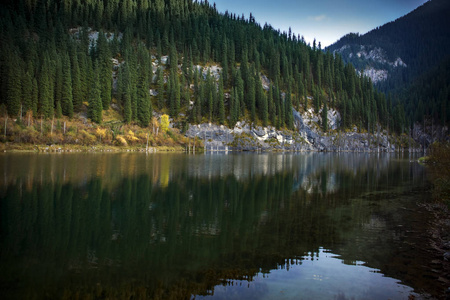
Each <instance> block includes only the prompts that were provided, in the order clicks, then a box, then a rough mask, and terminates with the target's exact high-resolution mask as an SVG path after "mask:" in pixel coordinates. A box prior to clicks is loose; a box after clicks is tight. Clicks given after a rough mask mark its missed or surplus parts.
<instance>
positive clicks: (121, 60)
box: [0, 0, 409, 143]
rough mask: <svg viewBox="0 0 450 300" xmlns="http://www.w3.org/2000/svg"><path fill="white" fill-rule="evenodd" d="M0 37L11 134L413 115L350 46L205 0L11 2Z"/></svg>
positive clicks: (4, 8) (1, 99) (4, 6)
mask: <svg viewBox="0 0 450 300" xmlns="http://www.w3.org/2000/svg"><path fill="white" fill-rule="evenodd" d="M0 41H1V47H0V115H1V117H2V118H3V120H4V122H1V124H2V125H0V126H2V127H1V130H2V132H4V135H3V136H1V137H0V139H2V141H14V140H15V138H16V137H17V135H20V137H19V138H18V139H19V140H23V138H22V137H23V135H24V134H25V133H24V132H25V131H26V132H27V136H37V135H38V136H40V137H45V136H48V137H49V140H51V136H52V134H53V133H54V130H53V128H54V125H53V124H54V122H53V119H56V122H55V123H56V124H62V123H63V122H62V121H59V120H71V119H73V118H79V119H81V120H82V121H83V122H84V123H85V121H87V119H89V120H90V122H93V123H94V124H93V125H92V127H94V126H98V125H97V124H101V126H103V127H107V128H105V129H108V130H107V131H106V132H118V133H119V134H120V135H124V134H125V132H124V131H123V129H120V128H121V127H120V126H122V125H129V124H134V125H139V126H140V127H141V128H143V129H146V130H148V128H149V127H153V124H155V122H156V121H155V120H154V118H153V117H154V116H157V117H159V116H161V115H163V114H168V115H170V117H171V121H172V124H173V125H174V126H176V127H178V128H179V129H181V130H182V131H185V130H187V128H188V127H189V124H191V125H195V124H202V123H215V124H218V125H225V126H228V127H230V128H233V127H234V126H235V125H236V124H237V123H238V122H239V121H245V122H246V123H247V124H253V125H256V126H263V127H267V126H273V127H275V128H276V129H277V130H284V129H287V130H290V131H293V130H295V129H296V124H295V118H294V112H295V111H296V112H300V113H306V112H311V113H313V114H314V115H315V116H320V118H316V119H317V120H320V121H317V122H316V124H315V125H317V127H318V128H321V130H323V132H328V131H329V129H330V128H329V126H328V120H327V116H328V111H331V110H333V111H337V112H339V113H340V115H341V116H342V118H341V121H340V122H339V124H337V128H333V129H332V130H340V131H344V130H346V129H352V130H353V129H354V128H355V127H356V128H359V131H366V132H369V133H373V132H375V131H376V130H378V129H377V128H379V127H380V126H381V127H384V128H387V129H388V131H389V132H392V130H395V131H396V132H398V133H401V132H403V131H404V130H405V128H406V125H407V124H406V122H405V118H404V111H403V108H402V107H401V106H398V105H397V106H396V105H392V103H391V102H389V101H388V99H386V97H385V95H384V94H382V93H380V92H379V91H377V90H376V89H374V87H373V85H372V83H371V81H370V80H369V79H368V78H366V77H364V76H360V75H359V74H358V73H357V72H356V71H355V69H354V68H353V67H352V66H351V65H345V64H344V61H343V60H342V59H341V57H340V56H333V55H332V54H331V53H330V52H323V51H322V50H321V49H320V47H319V48H317V47H316V46H315V45H313V47H310V46H308V45H307V44H306V43H305V41H304V40H303V39H302V38H300V36H299V35H296V34H294V33H292V32H280V31H279V30H275V29H274V28H273V27H272V26H270V25H268V24H265V25H264V26H261V24H258V23H256V22H255V19H254V18H253V16H252V15H250V17H249V18H248V19H245V18H244V17H243V16H242V17H241V16H239V15H236V14H233V13H229V12H225V13H219V12H218V11H217V9H216V7H215V6H214V5H211V4H210V3H209V2H208V1H206V0H205V1H192V0H123V1H118V0H103V1H101V0H99V1H94V0H85V1H78V0H7V1H2V3H1V4H0ZM406 63H407V65H408V66H409V62H406ZM111 110H113V112H111ZM106 114H107V115H108V119H107V120H106V119H105V115H106ZM111 116H115V120H111ZM8 117H9V121H10V123H8ZM25 117H26V119H27V122H26V123H25V122H24V121H23V119H24V118H25ZM12 120H17V121H16V122H15V123H14V124H12V122H13V121H12ZM46 120H51V122H50V121H48V122H47V123H50V124H43V122H46ZM156 123H157V122H156ZM3 124H4V125H3ZM8 124H9V126H8ZM118 124H119V125H118ZM72 127H73V128H72V129H71V128H69V129H70V130H69V131H70V133H71V134H72V137H71V138H70V139H68V138H67V133H66V132H65V129H61V130H60V131H61V132H62V133H63V135H62V136H63V137H62V139H64V142H72V141H77V140H80V139H81V138H82V137H80V134H81V133H80V132H81V131H78V129H77V127H76V126H72ZM59 128H64V126H61V125H59ZM94 128H95V127H94ZM16 129H17V130H18V133H17V134H16V136H14V132H15V130H16ZM297 129H298V128H297ZM20 130H22V131H20ZM99 135H100V134H99ZM86 136H87V137H88V140H93V141H94V140H95V137H93V138H91V137H89V136H88V135H86ZM144 136H145V134H144ZM85 139H86V138H85ZM26 140H33V138H27V139H26ZM110 140H111V141H112V142H113V143H114V142H115V140H117V135H116V133H114V134H113V136H112V137H111V138H110ZM48 143H53V140H51V141H50V142H48Z"/></svg>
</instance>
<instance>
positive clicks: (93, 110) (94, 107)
mask: <svg viewBox="0 0 450 300" xmlns="http://www.w3.org/2000/svg"><path fill="white" fill-rule="evenodd" d="M95 67H97V66H95ZM95 69H96V71H95V72H94V79H93V81H92V88H91V90H90V95H89V101H88V103H89V109H88V116H89V118H90V119H91V120H92V121H93V122H95V123H98V124H100V123H101V122H102V114H103V113H102V111H103V107H102V98H101V89H100V79H99V71H98V69H97V68H95Z"/></svg>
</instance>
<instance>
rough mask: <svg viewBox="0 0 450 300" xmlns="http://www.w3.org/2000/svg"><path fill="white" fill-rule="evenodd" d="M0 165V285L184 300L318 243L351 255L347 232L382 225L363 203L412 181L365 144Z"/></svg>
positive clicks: (404, 169) (56, 158) (38, 291)
mask: <svg viewBox="0 0 450 300" xmlns="http://www.w3.org/2000/svg"><path fill="white" fill-rule="evenodd" d="M0 170H2V171H3V172H2V173H3V177H4V178H3V180H2V184H1V185H0V187H1V192H0V199H1V207H0V209H1V244H2V247H1V250H0V251H1V252H0V253H1V265H2V269H3V272H1V274H2V275H1V283H2V290H4V292H5V293H6V295H7V296H10V297H18V298H22V297H27V298H34V297H37V298H42V297H44V295H47V296H48V295H50V297H53V298H72V297H76V295H78V296H81V297H87V296H91V297H94V296H95V297H99V296H100V297H110V298H123V297H125V298H126V297H132V296H133V297H148V298H155V299H157V298H171V297H172V298H177V299H180V298H181V299H183V298H189V297H190V295H191V294H194V295H195V294H197V295H206V294H208V293H209V294H211V293H212V292H213V287H214V286H215V285H217V284H219V283H221V282H222V283H223V280H226V279H234V280H249V281H251V280H253V278H254V276H255V275H257V274H258V273H261V274H268V273H269V272H270V271H271V270H276V269H279V268H280V266H281V267H282V268H289V266H290V262H291V261H292V262H293V263H294V264H296V265H297V264H299V262H301V260H304V259H305V258H304V255H305V254H307V253H309V255H310V256H311V258H313V257H314V256H315V255H318V254H319V252H320V251H321V250H320V249H323V248H325V249H336V250H338V249H339V251H340V253H345V254H348V257H346V258H345V261H346V262H348V263H350V264H351V263H352V261H356V260H358V259H360V258H358V255H359V254H358V253H353V255H350V254H349V253H351V251H348V250H347V249H348V248H347V246H346V241H347V240H348V236H349V235H352V236H355V235H356V236H357V233H356V232H360V231H361V230H363V229H367V228H369V229H374V228H375V229H376V228H377V226H383V217H380V216H378V218H376V217H375V216H374V215H373V213H372V211H371V209H370V206H368V204H367V203H369V204H371V203H372V202H373V203H375V204H376V202H377V201H380V200H381V199H384V198H386V194H387V193H391V192H393V191H397V189H398V187H401V186H404V185H405V184H408V185H413V184H416V183H418V182H422V181H421V180H422V169H421V168H420V167H418V166H417V165H415V164H409V163H408V162H407V161H406V162H405V161H402V163H398V162H395V161H394V160H393V159H392V157H390V156H387V155H383V156H380V157H379V156H376V155H368V154H367V155H364V154H361V155H355V154H351V155H345V154H340V155H327V154H301V155H290V154H289V155H282V154H260V155H255V154H249V155H246V154H243V155H197V156H185V155H150V156H148V155H137V154H132V155H127V154H118V155H115V154H108V155H99V154H91V155H89V154H82V155H75V154H72V155H46V156H41V155H9V156H6V155H5V156H1V157H0ZM364 197H366V198H367V197H372V198H370V199H371V200H370V201H371V202H367V201H366V200H364V199H365V198H364ZM373 203H372V204H373ZM368 239H369V242H367V243H368V244H370V237H369V238H368ZM388 239H389V238H388ZM354 242H355V244H354V245H353V246H356V247H359V246H361V247H364V245H360V244H361V243H363V242H361V241H354ZM364 243H365V242H364ZM385 252H388V250H385ZM368 260H369V259H368ZM368 260H367V261H368ZM375 267H376V266H375ZM3 287H8V288H7V289H6V288H3Z"/></svg>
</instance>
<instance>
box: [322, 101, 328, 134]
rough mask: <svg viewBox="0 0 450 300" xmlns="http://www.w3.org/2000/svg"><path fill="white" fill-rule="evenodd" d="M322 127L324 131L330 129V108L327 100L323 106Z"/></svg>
mask: <svg viewBox="0 0 450 300" xmlns="http://www.w3.org/2000/svg"><path fill="white" fill-rule="evenodd" d="M322 129H323V131H325V132H327V131H328V108H327V102H326V101H325V103H324V104H323V108H322Z"/></svg>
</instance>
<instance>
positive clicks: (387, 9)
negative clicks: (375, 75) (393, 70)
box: [209, 0, 427, 48]
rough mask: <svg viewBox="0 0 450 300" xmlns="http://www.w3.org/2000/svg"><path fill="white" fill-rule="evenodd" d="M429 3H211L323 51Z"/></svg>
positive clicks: (289, 0) (356, 0)
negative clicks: (250, 17) (319, 47)
mask: <svg viewBox="0 0 450 300" xmlns="http://www.w3.org/2000/svg"><path fill="white" fill-rule="evenodd" d="M425 2H427V0H369V1H366V0H209V3H211V4H212V3H216V7H217V9H218V10H219V11H220V12H225V11H226V10H228V12H230V13H235V14H236V15H239V16H241V15H242V14H244V16H245V18H246V19H247V18H248V17H249V15H250V12H251V13H252V15H253V16H254V17H255V19H256V22H257V23H259V24H261V26H263V25H264V24H265V23H267V24H270V25H272V27H273V28H275V29H280V31H282V32H283V31H286V32H288V31H289V27H291V29H292V32H293V33H295V35H298V34H300V36H303V37H304V39H305V41H306V42H307V43H310V44H311V45H312V42H313V40H314V39H316V41H317V43H319V42H321V45H322V48H325V47H326V46H329V45H331V44H333V43H334V42H336V41H337V40H339V39H340V38H341V37H342V36H344V35H346V34H347V33H350V32H359V33H360V34H364V33H366V32H368V31H370V30H372V29H374V28H376V27H378V26H381V25H383V24H385V23H388V22H390V21H394V20H396V19H397V18H399V17H401V16H404V15H406V14H407V13H409V12H411V11H413V10H414V9H415V8H417V7H418V6H420V5H422V4H423V3H425Z"/></svg>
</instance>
